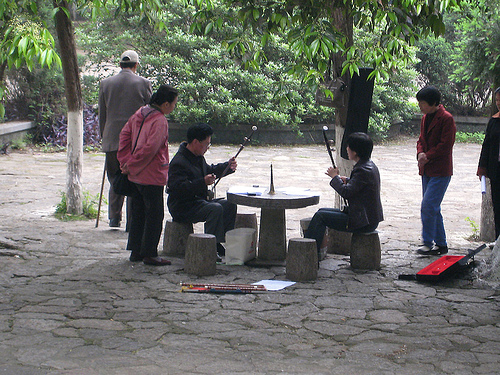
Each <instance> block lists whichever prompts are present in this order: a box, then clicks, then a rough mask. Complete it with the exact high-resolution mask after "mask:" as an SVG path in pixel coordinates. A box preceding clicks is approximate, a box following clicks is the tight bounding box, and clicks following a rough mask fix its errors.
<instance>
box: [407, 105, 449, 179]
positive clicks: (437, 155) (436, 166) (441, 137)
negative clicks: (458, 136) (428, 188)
mask: <svg viewBox="0 0 500 375" xmlns="http://www.w3.org/2000/svg"><path fill="white" fill-rule="evenodd" d="M426 116H428V115H424V116H423V117H422V121H421V122H420V136H419V138H418V141H417V156H418V154H419V153H421V152H424V153H425V155H426V156H427V159H429V161H428V162H427V163H426V164H425V165H424V167H423V168H421V169H420V170H419V174H420V175H421V176H423V175H424V174H425V175H426V176H428V177H447V176H451V175H452V174H453V156H452V150H453V144H454V143H455V133H456V132H457V127H456V125H455V120H454V119H453V116H452V115H451V114H450V113H449V112H448V111H446V110H445V109H444V107H443V105H442V104H440V105H439V108H438V110H437V111H436V114H435V115H434V118H433V119H432V121H431V123H430V124H429V126H428V127H427V129H425V118H426Z"/></svg>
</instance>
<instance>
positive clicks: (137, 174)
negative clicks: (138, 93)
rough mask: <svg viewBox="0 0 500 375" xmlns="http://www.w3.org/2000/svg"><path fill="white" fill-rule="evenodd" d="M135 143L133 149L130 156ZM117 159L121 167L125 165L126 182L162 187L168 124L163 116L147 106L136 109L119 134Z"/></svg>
mask: <svg viewBox="0 0 500 375" xmlns="http://www.w3.org/2000/svg"><path fill="white" fill-rule="evenodd" d="M145 116H146V119H145V121H144V124H143V125H142V130H141V132H140V135H139V138H137V135H138V134H139V129H140V127H141V123H142V121H143V120H144V117H145ZM136 140H137V146H136V148H135V151H134V153H133V154H132V149H133V148H134V145H135V143H136ZM117 156H118V160H119V161H120V166H121V167H123V166H124V165H127V167H128V170H129V175H128V178H129V180H130V181H132V182H135V183H137V184H141V185H157V186H165V185H166V184H167V174H168V163H169V157H168V121H167V119H166V118H165V116H164V115H163V113H161V112H160V111H158V110H156V109H154V108H151V107H150V106H149V105H146V106H144V107H141V108H139V109H138V110H137V111H136V112H135V113H134V114H133V115H132V116H131V117H130V118H129V119H128V121H127V123H126V124H125V126H124V127H123V129H122V131H121V132H120V145H119V147H118V154H117Z"/></svg>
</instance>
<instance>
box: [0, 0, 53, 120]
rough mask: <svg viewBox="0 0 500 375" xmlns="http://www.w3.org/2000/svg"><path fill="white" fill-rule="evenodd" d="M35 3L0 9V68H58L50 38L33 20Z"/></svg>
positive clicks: (0, 76) (0, 94)
mask: <svg viewBox="0 0 500 375" xmlns="http://www.w3.org/2000/svg"><path fill="white" fill-rule="evenodd" d="M37 12H38V10H37V7H36V2H34V1H33V2H31V1H4V2H3V4H2V6H1V7H0V66H2V65H3V66H4V67H7V68H8V69H13V68H20V67H21V66H26V67H27V68H28V69H29V70H30V71H32V70H33V69H35V67H36V66H42V67H43V66H47V67H49V68H50V67H52V66H53V65H55V66H61V60H60V58H59V56H58V55H57V53H56V51H55V48H54V38H53V37H52V35H51V33H50V32H49V30H47V28H46V27H45V25H44V24H43V22H42V21H41V20H39V19H38V18H37ZM4 78H5V77H4V70H3V69H1V71H0V118H2V117H3V116H4V115H5V108H4V105H3V101H4V96H5V94H6V93H7V92H8V90H7V89H6V88H7V86H5V84H4Z"/></svg>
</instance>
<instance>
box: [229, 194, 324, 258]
mask: <svg viewBox="0 0 500 375" xmlns="http://www.w3.org/2000/svg"><path fill="white" fill-rule="evenodd" d="M319 197H320V194H319V193H317V192H313V191H311V190H309V189H299V188H293V187H287V188H282V189H276V190H275V193H274V194H270V193H269V189H264V188H260V187H255V186H254V187H242V186H235V187H231V188H230V189H229V190H228V191H227V199H228V201H230V202H232V203H235V204H239V205H243V206H250V207H259V208H260V209H261V215H260V230H259V246H258V253H257V259H258V260H259V261H271V262H272V261H284V260H285V259H286V221H285V210H287V209H294V208H303V207H308V206H312V205H315V204H318V203H319Z"/></svg>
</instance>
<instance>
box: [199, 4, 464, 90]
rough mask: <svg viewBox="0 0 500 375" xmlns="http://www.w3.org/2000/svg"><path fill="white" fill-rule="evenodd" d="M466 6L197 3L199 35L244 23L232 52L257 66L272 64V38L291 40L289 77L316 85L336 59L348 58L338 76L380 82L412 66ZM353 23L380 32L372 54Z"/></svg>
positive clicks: (229, 46)
mask: <svg viewBox="0 0 500 375" xmlns="http://www.w3.org/2000/svg"><path fill="white" fill-rule="evenodd" d="M219 1H220V2H222V3H224V4H226V5H227V6H230V7H232V8H234V9H236V10H237V13H236V15H235V17H228V16H227V15H225V14H220V13H218V12H216V9H217V7H216V6H215V4H216V3H218V2H219ZM460 1H461V0H274V1H268V0H191V2H192V3H193V4H194V5H195V6H196V7H197V8H198V9H199V11H198V13H197V15H196V19H197V22H196V23H195V24H194V25H193V30H196V31H198V32H202V33H205V34H206V33H210V32H213V31H219V30H221V29H222V28H224V27H225V25H226V24H231V23H233V22H241V23H242V24H243V25H244V26H245V30H247V31H248V30H252V31H253V33H252V35H257V36H259V38H258V39H255V38H254V39H252V38H250V37H249V35H250V34H249V33H247V34H245V33H240V34H235V35H234V36H233V38H232V39H230V40H228V42H227V43H228V48H229V50H230V51H231V52H232V53H234V54H235V55H236V56H237V57H239V58H240V59H241V61H242V63H243V64H244V65H245V66H247V67H249V66H256V65H258V64H259V63H261V62H262V61H265V60H266V54H265V51H264V50H263V47H264V46H265V45H266V44H267V43H268V42H269V40H270V38H271V36H272V35H276V34H279V35H285V36H286V38H287V41H288V43H289V44H290V47H291V50H292V51H293V53H294V57H295V60H294V62H293V64H291V67H290V70H289V72H290V73H292V74H294V75H296V76H298V77H300V78H301V79H303V80H304V81H305V82H308V83H310V84H311V85H313V86H314V85H316V84H317V83H318V82H320V81H321V80H324V79H325V78H328V77H325V74H328V72H329V68H330V67H331V66H330V63H331V58H332V55H334V54H342V55H343V56H344V58H345V61H344V62H343V64H342V67H341V71H340V72H334V74H335V75H337V76H339V75H343V74H346V73H350V74H351V75H352V74H354V73H357V72H358V71H359V67H362V66H368V67H373V68H374V71H373V73H372V75H373V76H375V77H380V76H386V77H387V75H388V74H389V72H390V71H391V70H393V69H396V68H398V67H399V66H401V65H406V64H408V63H409V62H410V60H409V58H408V56H411V53H410V51H409V49H408V48H409V46H412V45H414V44H415V43H416V41H418V40H420V39H421V38H424V37H427V36H428V35H430V34H434V35H441V34H443V33H444V31H445V26H444V22H443V13H444V12H445V11H447V10H449V9H451V8H452V7H454V6H457V5H458V4H459V3H460ZM340 19H342V20H344V22H345V20H347V22H352V24H353V25H354V26H355V27H358V28H360V29H365V30H367V31H368V32H373V31H375V30H377V29H378V30H380V33H379V34H378V36H379V38H378V40H377V41H376V42H375V43H374V44H373V45H372V46H371V47H370V48H369V49H366V50H360V49H359V48H358V46H356V45H355V44H353V43H352V36H351V35H349V33H348V32H345V31H343V30H340V29H339V27H338V24H339V22H338V20H340Z"/></svg>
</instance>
